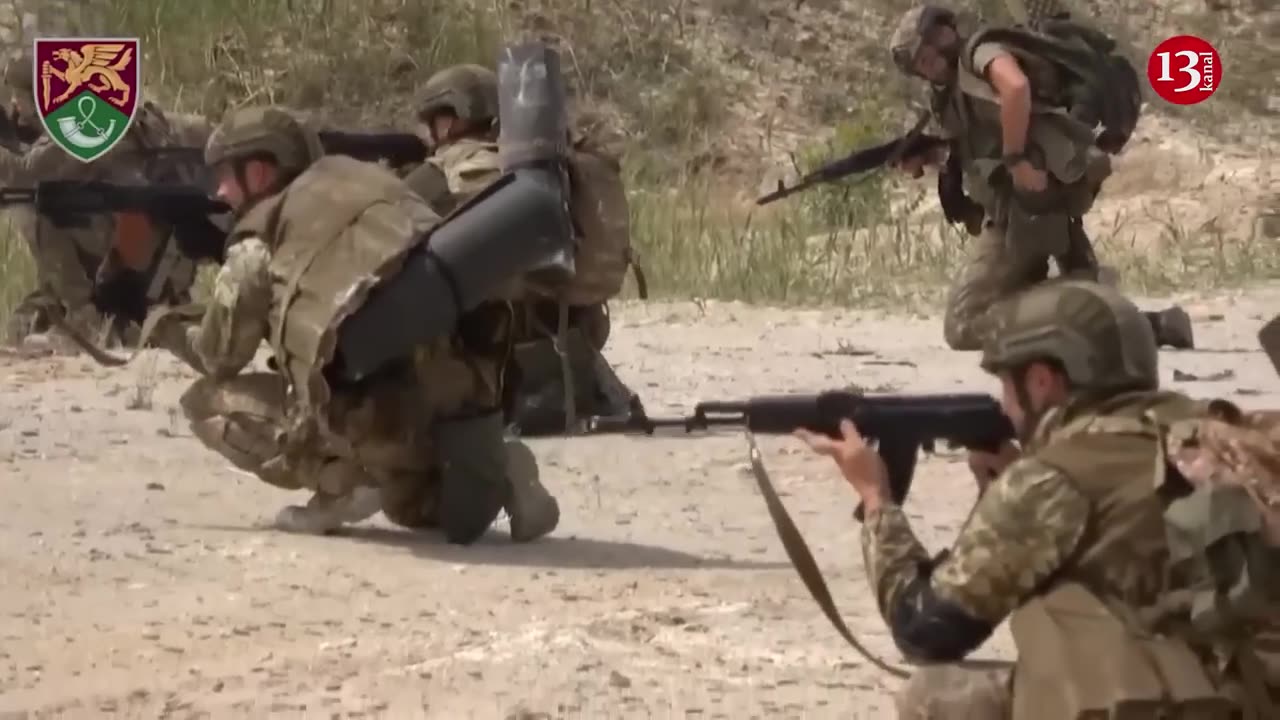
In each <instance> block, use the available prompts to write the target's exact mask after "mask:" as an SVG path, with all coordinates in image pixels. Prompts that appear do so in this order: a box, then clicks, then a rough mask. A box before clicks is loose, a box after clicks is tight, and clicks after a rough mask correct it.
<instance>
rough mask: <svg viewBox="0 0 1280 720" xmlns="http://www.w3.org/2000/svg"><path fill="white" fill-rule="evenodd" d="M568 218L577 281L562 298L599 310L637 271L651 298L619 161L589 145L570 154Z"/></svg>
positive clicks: (575, 147)
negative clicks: (639, 264)
mask: <svg viewBox="0 0 1280 720" xmlns="http://www.w3.org/2000/svg"><path fill="white" fill-rule="evenodd" d="M568 169H569V188H570V190H569V212H570V215H571V216H572V218H573V225H574V230H575V233H576V235H577V236H578V237H577V238H576V241H577V247H576V250H575V252H574V266H575V271H574V277H573V279H572V280H570V281H569V284H568V285H567V286H566V287H564V288H562V289H560V291H559V293H558V295H559V296H560V299H561V300H562V301H563V302H566V303H567V304H569V305H598V304H600V303H604V302H607V301H608V300H610V299H612V298H614V297H616V296H617V295H618V293H620V292H622V286H623V283H624V282H626V278H627V270H628V269H634V270H635V272H636V279H637V283H638V284H639V285H640V286H641V296H644V295H645V294H647V293H646V292H645V290H644V287H643V286H644V281H643V279H642V275H641V273H640V270H639V268H638V267H637V266H636V265H635V260H634V256H633V252H632V248H631V208H630V205H629V204H628V202H627V191H626V188H625V187H624V185H623V181H622V168H621V165H620V164H619V163H618V160H617V158H615V157H613V156H611V155H609V154H607V153H606V152H604V151H603V150H601V149H599V148H596V147H595V146H593V145H591V144H590V143H588V142H587V141H585V140H579V141H578V142H576V143H574V145H573V147H572V148H571V150H570V153H569V163H568Z"/></svg>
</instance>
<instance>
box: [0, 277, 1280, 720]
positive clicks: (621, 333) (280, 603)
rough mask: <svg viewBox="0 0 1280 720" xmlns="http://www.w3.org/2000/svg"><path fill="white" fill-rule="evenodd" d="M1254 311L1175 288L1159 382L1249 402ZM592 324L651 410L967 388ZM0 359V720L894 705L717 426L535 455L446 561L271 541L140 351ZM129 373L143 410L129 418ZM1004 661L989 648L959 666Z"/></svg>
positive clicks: (889, 339) (787, 478)
mask: <svg viewBox="0 0 1280 720" xmlns="http://www.w3.org/2000/svg"><path fill="white" fill-rule="evenodd" d="M1278 301H1280V285H1277V286H1274V287H1270V288H1264V289H1259V290H1254V291H1251V292H1248V293H1239V294H1234V295H1230V296H1221V297H1216V298H1211V299H1205V300H1195V301H1192V302H1189V303H1188V307H1189V308H1190V309H1191V310H1192V312H1193V316H1194V317H1195V318H1196V319H1197V320H1198V323H1199V325H1198V330H1197V332H1198V334H1199V341H1200V344H1201V346H1202V348H1203V349H1202V350H1197V351H1192V352H1167V353H1165V354H1164V355H1163V356H1162V358H1161V361H1162V374H1163V376H1164V378H1165V380H1166V381H1167V382H1168V384H1169V385H1170V386H1172V387H1176V388H1179V389H1183V390H1186V391H1187V392H1190V393H1192V394H1197V395H1205V394H1220V395H1227V396H1230V397H1232V398H1234V399H1236V400H1238V401H1239V402H1241V403H1242V404H1244V405H1246V406H1250V407H1260V406H1268V405H1271V406H1274V404H1275V403H1276V402H1277V400H1280V398H1277V396H1276V394H1277V392H1280V390H1278V388H1280V384H1278V383H1277V381H1276V379H1275V377H1274V375H1273V373H1272V371H1271V369H1270V366H1269V365H1268V364H1267V361H1266V359H1265V358H1264V357H1263V355H1262V354H1261V353H1260V352H1259V351H1257V350H1256V349H1255V348H1256V340H1255V338H1254V334H1255V333H1256V331H1257V328H1258V327H1259V326H1260V325H1261V324H1262V322H1263V321H1264V319H1265V318H1266V317H1270V316H1271V315H1272V314H1273V313H1274V311H1275V309H1276V307H1277V304H1278ZM617 318H618V322H617V325H616V331H615V334H614V336H613V339H612V340H611V349H610V352H609V354H610V355H611V357H612V359H613V361H614V362H615V364H616V365H617V367H618V369H619V372H620V373H621V374H622V375H623V376H624V377H625V378H626V379H627V380H628V381H629V382H630V383H632V384H633V385H634V387H635V388H636V390H637V391H639V392H640V393H642V394H643V396H644V398H645V399H646V401H647V402H648V404H649V405H650V407H651V410H653V411H658V410H667V411H676V410H679V409H681V408H682V407H684V406H688V405H691V404H692V403H693V402H694V401H696V400H698V399H713V398H721V399H724V398H735V397H743V396H747V395H750V394H760V393H771V392H780V391H781V392H786V391H802V390H819V389H823V388H835V387H842V386H846V385H848V384H849V383H857V384H858V385H860V386H862V387H864V388H866V389H868V390H874V391H890V390H896V391H901V392H930V391H948V390H961V389H964V390H978V391H990V390H993V389H994V387H993V383H992V381H991V380H990V379H988V378H986V377H984V376H983V375H982V374H981V372H980V371H979V370H978V369H977V367H976V358H975V357H973V356H971V355H964V354H957V353H952V352H949V351H947V350H946V349H945V348H944V346H943V344H942V340H941V326H940V322H939V321H938V320H937V319H936V318H913V317H886V316H883V315H873V314H859V313H853V312H838V311H806V312H787V311H782V310H773V309H760V308H751V307H746V306H741V305H733V304H727V305H715V304H712V305H707V306H702V307H695V306H693V305H663V304H654V303H650V304H645V305H630V306H623V307H622V308H620V309H619V310H618V312H617ZM0 362H2V365H0V373H3V385H0V392H3V399H2V400H0V493H2V494H3V497H4V498H5V500H6V502H5V508H4V510H3V511H2V512H0V583H2V589H0V717H3V718H25V717H53V716H60V717H148V718H156V717H165V718H168V717H173V718H186V717H267V716H271V717H316V718H328V717H335V718H336V717H374V716H377V717H394V718H418V717H430V718H450V719H452V718H467V717H475V718H499V719H502V718H522V719H524V720H532V719H534V718H562V717H563V718H569V717H574V718H577V717H586V718H605V717H608V718H614V717H627V718H630V717H641V718H643V717H655V718H668V717H679V718H733V719H734V720H737V719H738V718H750V717H798V718H804V717H808V718H828V717H830V718H835V717H839V718H851V717H857V718H881V717H891V716H892V711H891V695H892V692H893V690H894V689H895V688H896V686H897V682H898V681H896V680H895V679H894V678H891V677H888V676H885V675H883V674H882V673H880V672H879V671H877V670H875V669H874V668H872V667H870V666H869V665H868V664H867V663H866V662H865V661H863V660H862V659H861V658H859V657H858V656H856V655H855V654H854V653H853V652H852V651H851V650H850V649H848V648H847V647H845V646H844V644H843V641H842V640H841V639H840V638H839V637H838V636H837V635H836V633H835V632H834V631H833V630H832V628H831V627H830V626H829V625H828V624H827V621H826V620H825V619H824V618H823V617H822V616H821V615H820V613H819V611H818V609H817V607H816V606H815V605H814V603H813V601H812V600H811V599H810V598H809V597H808V595H807V593H806V591H805V589H804V587H803V586H802V585H801V583H800V582H799V580H798V578H797V577H796V575H795V572H794V570H792V569H791V567H790V566H789V565H788V564H787V562H786V558H785V556H784V554H783V552H782V549H781V546H780V544H779V542H778V541H777V538H776V536H775V535H774V531H773V528H772V525H771V524H770V522H769V519H768V516H767V514H766V512H765V508H764V505H763V503H762V501H761V499H760V497H759V495H758V493H757V492H756V490H755V488H754V485H753V484H752V480H751V479H750V476H749V475H748V474H747V473H746V472H745V469H746V464H745V459H746V458H745V450H746V447H745V442H744V440H743V438H742V436H741V435H740V434H738V433H734V432H728V433H725V434H721V435H717V436H706V437H703V438H702V439H683V438H680V439H648V438H635V437H599V438H588V439H572V440H564V439H546V440H534V441H532V444H533V447H534V448H535V450H536V452H537V454H538V456H539V458H540V459H541V462H542V465H543V470H544V478H545V481H546V483H547V484H548V485H549V486H550V487H551V488H552V489H553V490H554V492H555V493H556V494H557V495H558V496H559V498H560V502H561V505H562V508H563V519H562V521H561V525H560V527H559V528H558V529H557V530H556V532H555V533H554V534H553V536H551V537H549V538H547V539H545V540H543V541H541V542H538V543H535V544H531V545H521V546H517V545H512V544H511V543H510V542H509V540H508V537H507V534H506V532H505V528H504V525H503V521H501V520H500V521H499V523H498V524H497V526H495V528H494V529H493V530H492V531H491V532H490V533H489V535H488V536H487V537H486V538H485V539H484V540H483V541H482V542H481V543H479V544H478V545H476V546H473V547H470V548H457V547H452V546H448V545H446V544H444V543H443V542H442V541H441V540H440V539H439V538H438V537H437V536H434V535H431V534H414V533H410V532H407V531H402V530H400V529H396V528H394V527H393V526H391V525H389V524H387V523H386V522H385V520H383V519H381V518H380V517H379V518H378V519H376V520H374V521H370V522H367V523H364V524H362V525H360V526H357V527H355V528H353V529H351V530H350V531H348V532H346V533H344V534H342V535H339V536H332V537H303V536H292V535H287V534H282V533H279V532H275V531H272V530H269V529H265V527H264V525H265V524H266V523H267V522H269V521H270V519H271V518H272V516H273V515H274V513H275V512H276V510H277V509H278V508H279V507H281V506H283V505H285V504H288V503H291V502H301V501H303V500H304V496H303V495H302V494H298V495H296V496H288V495H286V494H285V493H282V492H280V491H278V490H276V489H273V488H271V487H269V486H266V485H264V484H262V483H259V482H257V481H256V480H255V479H253V478H252V477H249V476H246V475H244V474H242V473H239V472H237V471H235V470H233V469H232V468H230V467H229V466H228V465H227V464H225V463H224V462H222V461H221V460H220V459H219V458H218V457H217V456H215V455H214V454H213V453H212V452H209V451H207V450H205V449H204V448H203V447H202V446H201V445H200V444H199V443H198V442H197V441H196V440H194V439H193V438H192V437H191V436H190V435H189V433H188V431H187V429H186V427H185V424H184V423H183V422H182V420H181V417H180V416H179V415H178V414H177V412H176V408H175V401H176V398H177V396H178V394H179V393H180V392H181V390H182V388H183V387H184V384H185V382H187V379H186V376H185V375H184V374H183V372H182V371H181V370H180V369H179V368H178V367H177V366H176V365H173V364H170V363H169V362H168V360H167V358H156V359H153V360H150V361H148V360H145V359H144V360H142V361H140V362H138V363H137V364H135V365H134V366H130V367H128V368H125V369H122V370H115V371H111V370H105V369H101V368H98V367H96V366H94V365H92V364H91V363H90V362H89V361H88V360H82V359H79V358H71V359H62V360H53V359H41V360H32V359H17V358H12V357H9V358H3V359H0ZM1188 378H1190V379H1188ZM1215 378H1216V379H1215ZM151 384H154V386H155V393H154V397H153V398H152V401H153V402H152V405H151V407H150V408H146V409H130V407H131V406H136V405H138V404H140V403H139V400H140V399H142V400H145V398H139V394H140V393H139V387H142V388H145V387H147V386H149V385H151ZM142 394H145V393H142ZM141 404H143V405H145V403H141ZM761 446H762V449H763V450H764V452H765V456H766V463H767V464H768V466H769V467H770V469H771V471H772V473H773V475H774V478H775V480H776V481H777V482H778V485H779V489H780V491H781V492H782V493H784V495H785V497H784V501H785V502H786V503H787V504H788V506H789V508H790V509H791V511H792V513H793V514H794V515H795V517H796V520H797V522H798V523H799V525H800V526H801V528H802V530H803V531H804V532H805V534H806V536H807V538H808V539H809V542H810V543H811V545H812V546H813V549H814V552H815V554H816V555H817V557H818V560H819V562H820V564H821V565H822V566H823V567H824V569H825V570H826V572H827V573H828V580H829V581H830V582H831V585H832V589H833V592H834V593H835V595H836V597H837V600H838V603H839V605H840V606H841V607H842V610H843V611H844V613H845V614H846V616H847V618H848V621H849V623H850V625H851V626H852V627H853V628H854V630H855V632H856V633H857V634H858V635H859V636H860V637H861V638H863V639H864V640H865V642H866V643H867V644H869V645H870V646H871V647H873V648H875V649H876V650H877V651H879V652H881V653H883V654H884V655H885V656H886V657H887V658H888V659H890V660H891V661H894V662H896V661H898V660H899V659H900V657H899V655H898V654H897V653H896V651H894V649H893V647H892V643H891V642H890V640H889V638H888V637H887V635H886V633H885V631H884V629H883V626H882V623H881V621H880V619H879V617H878V615H877V614H876V612H875V608H874V607H873V604H872V602H871V599H870V596H869V594H868V591H867V588H866V586H865V581H864V578H863V572H862V563H861V559H860V550H859V543H858V535H857V533H858V529H857V526H856V524H855V523H854V521H852V520H851V519H850V513H851V511H852V509H853V507H854V500H853V496H852V491H851V490H849V489H848V488H847V487H846V486H845V485H844V484H843V483H842V482H841V481H839V480H838V479H837V478H836V477H835V476H834V475H833V471H832V469H831V468H829V467H828V466H827V465H826V463H824V462H819V461H817V460H816V459H814V458H811V457H809V455H808V452H807V451H806V450H804V449H803V448H801V447H800V446H799V443H798V441H795V440H793V439H791V438H785V437H783V438H763V439H762V440H761ZM973 498H974V490H973V487H972V483H971V480H970V479H969V477H968V475H967V472H966V471H965V470H964V469H963V465H962V464H961V462H960V456H959V455H956V454H954V453H949V454H944V455H943V456H941V457H935V458H933V459H930V460H928V461H927V462H925V463H924V464H923V466H922V468H921V471H920V475H919V476H918V478H917V482H916V490H915V493H914V495H913V497H912V500H911V502H910V504H909V510H910V514H911V516H912V518H913V519H914V521H915V528H916V530H917V531H918V533H919V534H920V535H921V536H922V537H923V538H924V539H925V541H926V543H927V544H929V545H930V546H931V547H932V548H934V549H940V548H941V547H943V546H944V545H945V544H946V543H948V542H949V541H950V539H951V538H952V537H953V535H954V533H955V531H956V529H957V527H958V525H959V523H960V522H961V521H962V520H963V518H964V516H965V514H966V513H967V511H968V508H969V507H970V506H971V503H972V501H973ZM1009 652H1010V645H1009V642H1008V638H1007V636H1005V635H1004V634H1003V633H1001V634H999V635H998V636H997V637H996V638H995V639H993V641H992V642H991V643H989V645H988V646H987V647H986V648H983V650H981V651H980V653H979V654H980V655H982V656H985V657H999V656H1007V655H1008V654H1009Z"/></svg>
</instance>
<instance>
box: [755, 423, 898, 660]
mask: <svg viewBox="0 0 1280 720" xmlns="http://www.w3.org/2000/svg"><path fill="white" fill-rule="evenodd" d="M746 435H747V443H748V444H749V445H750V446H751V455H750V456H751V474H752V475H754V476H755V479H756V486H757V487H759V488H760V494H761V495H763V496H764V503H765V506H766V507H767V508H768V509H769V518H770V519H771V520H773V527H774V529H775V530H777V531H778V539H779V540H781V541H782V549H783V550H785V551H786V553H787V558H788V559H789V560H791V565H792V566H793V567H794V568H795V569H796V572H797V573H798V574H799V575H800V580H801V581H802V582H804V586H805V587H806V588H808V589H809V594H810V595H812V596H813V599H814V601H815V602H817V603H818V607H820V608H822V614H823V615H826V616H827V619H828V620H830V621H831V624H832V625H833V626H835V629H836V632H838V633H840V637H843V638H844V639H845V642H847V643H849V645H850V646H851V647H852V648H853V649H854V650H856V651H857V652H858V654H859V655H861V656H862V657H864V658H866V659H867V661H868V662H870V663H871V664H872V665H875V666H876V667H878V668H880V669H881V670H883V671H885V672H887V673H889V674H890V675H893V676H895V677H900V678H906V677H909V674H908V673H907V671H905V670H903V669H902V668H899V667H894V666H893V665H890V664H889V663H887V662H885V661H884V660H881V659H880V658H879V657H876V656H875V655H874V654H872V652H871V651H870V650H868V649H867V648H866V647H865V646H864V645H863V644H862V643H861V642H859V641H858V639H857V638H856V637H854V635H853V633H852V632H851V631H850V630H849V627H848V626H847V625H845V622H844V620H843V619H842V618H841V617H840V611H839V610H837V609H836V604H835V601H834V600H833V599H832V598H831V591H830V590H829V589H828V588H827V581H826V578H824V577H823V576H822V571H821V570H819V569H818V563H817V561H815V560H814V559H813V553H811V552H810V551H809V546H808V545H807V544H806V543H805V541H804V537H803V536H801V535H800V530H799V529H797V528H796V524H795V521H794V520H792V519H791V515H789V514H788V513H787V508H786V506H785V505H783V504H782V500H781V499H780V498H779V497H778V491H777V490H775V489H774V487H773V482H772V481H771V480H770V479H769V473H768V471H767V470H765V467H764V461H763V460H762V459H761V457H760V448H758V447H756V439H755V436H754V435H752V434H751V432H750V431H748V432H747V433H746Z"/></svg>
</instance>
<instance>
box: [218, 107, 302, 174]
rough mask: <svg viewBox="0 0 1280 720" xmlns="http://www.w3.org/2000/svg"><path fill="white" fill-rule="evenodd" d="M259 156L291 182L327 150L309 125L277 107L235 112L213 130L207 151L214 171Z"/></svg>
mask: <svg viewBox="0 0 1280 720" xmlns="http://www.w3.org/2000/svg"><path fill="white" fill-rule="evenodd" d="M256 155H268V156H270V157H271V158H272V159H274V160H275V162H276V165H277V166H278V167H279V168H280V173H281V175H282V176H283V178H285V179H286V180H285V181H286V182H287V180H291V179H292V178H294V177H297V176H298V175H300V174H301V173H302V171H303V170H306V169H307V168H308V167H310V166H311V164H312V163H314V162H315V161H316V160H318V159H320V157H321V156H322V155H324V148H323V147H322V146H321V145H320V138H319V136H318V135H317V134H316V133H315V131H314V130H312V129H311V128H309V127H308V126H307V124H306V123H305V122H303V121H302V120H300V119H299V118H297V117H295V116H294V115H293V114H292V113H290V112H288V111H286V110H284V109H283V108H279V107H275V106H265V107H251V108H244V109H241V110H237V111H235V112H233V113H232V114H231V115H229V116H228V117H227V118H226V119H224V120H223V121H222V123H221V124H220V125H218V126H217V127H216V128H214V129H213V132H212V133H211V134H210V135H209V142H208V143H207V144H206V145H205V148H204V161H205V164H206V165H208V166H210V167H213V166H215V165H218V164H219V163H223V162H227V161H237V160H247V159H249V158H251V157H253V156H256Z"/></svg>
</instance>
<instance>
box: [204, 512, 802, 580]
mask: <svg viewBox="0 0 1280 720" xmlns="http://www.w3.org/2000/svg"><path fill="white" fill-rule="evenodd" d="M184 527H186V528H187V529H189V530H213V531H216V532H231V533H250V534H260V535H264V536H267V537H270V538H271V539H272V540H273V541H279V540H284V539H286V538H291V537H292V538H299V539H302V538H305V539H306V540H313V541H322V542H323V541H332V542H356V543H370V544H374V545H383V546H386V547H393V548H402V549H405V550H408V551H409V552H411V553H413V554H414V555H417V556H419V557H422V558H427V559H431V560H436V561H438V562H448V563H459V564H475V565H498V566H503V565H505V566H510V567H543V568H562V569H581V570H597V569H598V570H628V569H636V568H659V569H670V570H686V569H689V570H692V569H709V570H779V569H783V568H790V567H791V563H789V562H785V561H766V560H747V559H736V558H729V557H723V556H722V557H707V556H702V555H695V554H693V553H689V552H685V551H683V550H675V549H672V548H666V547H662V546H660V545H646V544H644V543H636V542H628V541H625V540H603V539H599V538H586V537H577V536H568V537H565V536H556V535H552V536H549V537H544V538H541V539H539V540H535V541H534V542H530V543H513V542H511V539H510V536H509V535H508V534H507V533H506V532H505V531H502V530H495V529H492V528H491V529H490V530H489V532H487V533H485V535H484V537H482V538H480V539H479V540H477V541H476V542H475V543H473V544H471V545H467V546H462V545H453V544H450V543H448V542H446V541H445V539H444V535H443V534H441V533H440V532H439V531H438V530H408V529H404V528H398V527H396V528H390V527H379V526H376V525H356V526H347V527H343V528H342V529H340V530H337V531H335V532H332V533H330V534H328V535H324V536H314V535H294V534H292V533H288V532H285V531H282V530H279V529H277V528H275V527H273V526H272V525H271V524H270V523H261V524H252V525H223V524H206V523H192V524H184ZM272 544H275V543H272Z"/></svg>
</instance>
